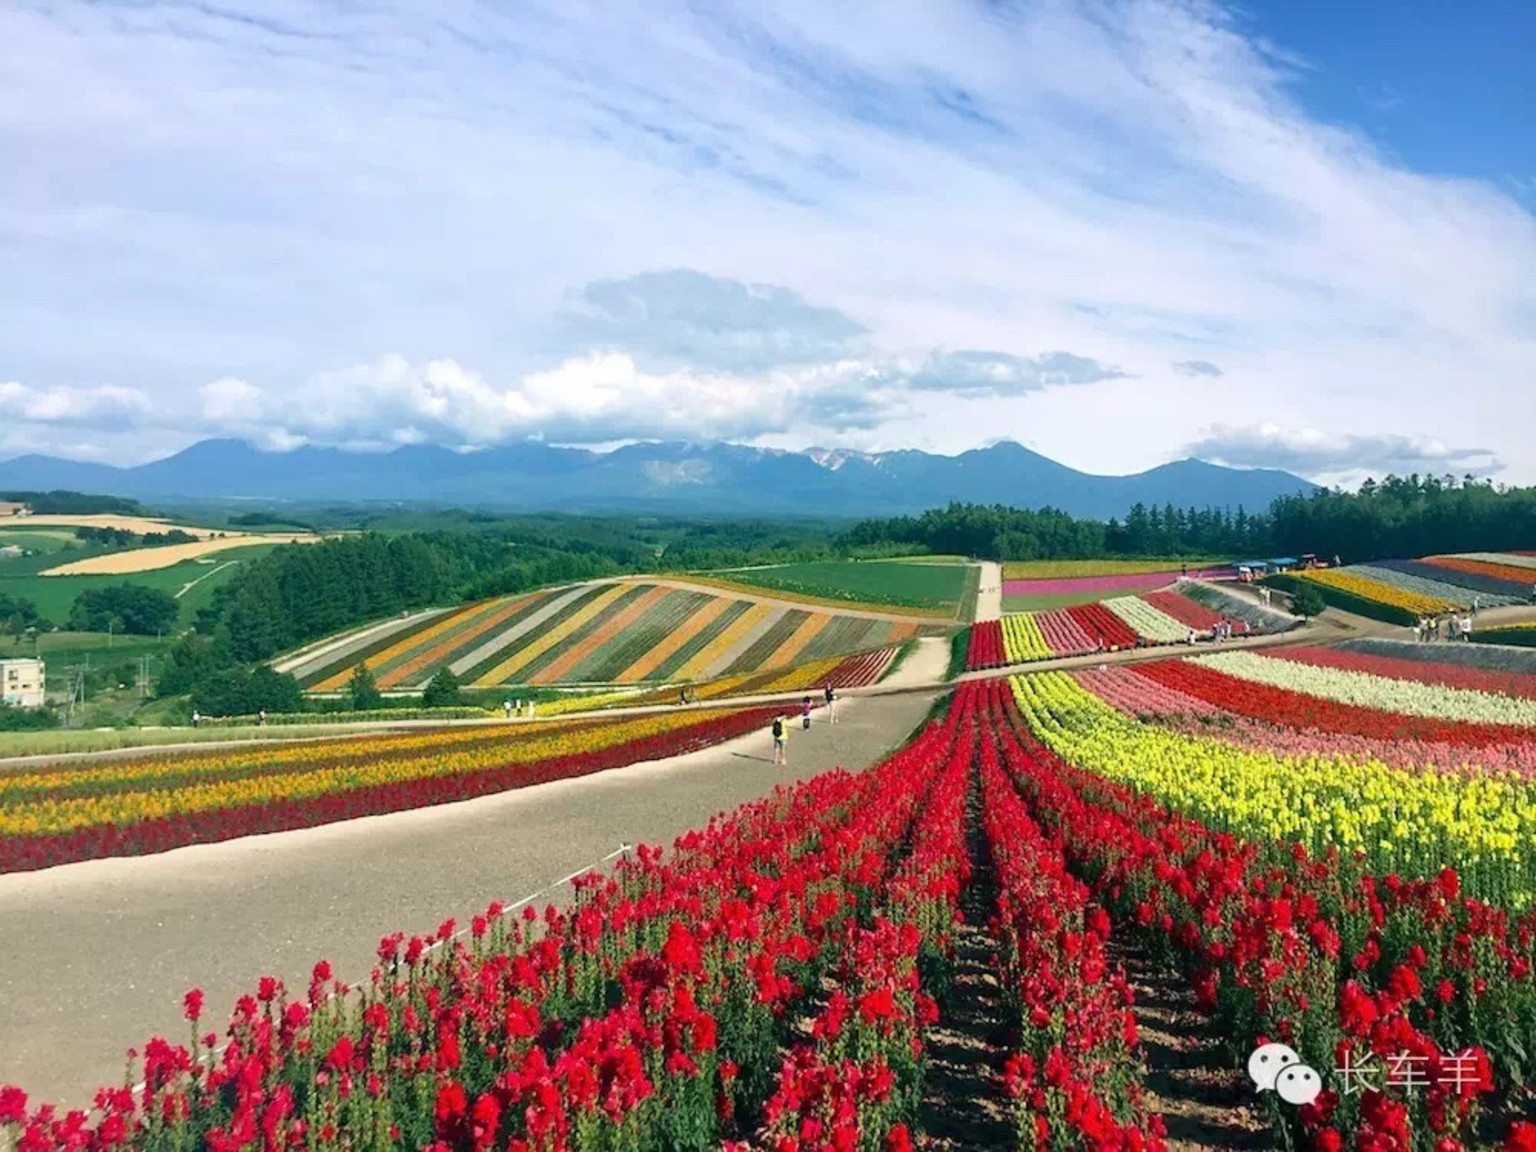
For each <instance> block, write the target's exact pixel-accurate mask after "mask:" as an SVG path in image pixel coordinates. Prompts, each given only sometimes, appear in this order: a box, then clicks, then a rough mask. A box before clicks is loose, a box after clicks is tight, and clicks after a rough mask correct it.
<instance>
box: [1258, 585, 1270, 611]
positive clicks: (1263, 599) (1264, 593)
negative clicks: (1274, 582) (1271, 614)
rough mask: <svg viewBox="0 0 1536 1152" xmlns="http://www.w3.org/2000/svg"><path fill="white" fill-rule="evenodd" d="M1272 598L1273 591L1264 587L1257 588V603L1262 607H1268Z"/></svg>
mask: <svg viewBox="0 0 1536 1152" xmlns="http://www.w3.org/2000/svg"><path fill="white" fill-rule="evenodd" d="M1273 598H1274V590H1273V589H1272V588H1269V587H1266V586H1260V588H1259V603H1260V604H1262V605H1264V607H1266V608H1268V607H1270V601H1271V600H1272V599H1273Z"/></svg>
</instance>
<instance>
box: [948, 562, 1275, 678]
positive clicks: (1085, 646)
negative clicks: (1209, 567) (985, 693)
mask: <svg viewBox="0 0 1536 1152" xmlns="http://www.w3.org/2000/svg"><path fill="white" fill-rule="evenodd" d="M1223 621H1225V622H1226V623H1228V624H1230V625H1232V628H1233V635H1234V636H1238V637H1241V636H1248V635H1259V634H1263V633H1268V632H1283V631H1286V630H1288V629H1290V628H1293V627H1295V626H1296V625H1298V624H1299V623H1300V621H1299V620H1297V618H1296V617H1294V616H1291V615H1289V614H1287V613H1284V612H1281V611H1279V610H1273V609H1268V608H1264V607H1263V606H1262V605H1260V604H1258V603H1256V602H1254V601H1251V600H1248V599H1247V598H1245V597H1243V596H1241V595H1239V594H1237V593H1233V592H1229V591H1227V590H1225V589H1222V588H1218V587H1217V586H1216V585H1212V584H1203V583H1198V582H1195V581H1188V582H1185V583H1183V584H1181V585H1179V591H1173V590H1169V589H1162V590H1159V591H1156V592H1147V593H1144V594H1142V595H1140V596H1131V595H1123V596H1111V597H1109V598H1108V599H1104V600H1099V601H1094V602H1091V603H1088V604H1078V605H1073V606H1071V607H1068V608H1063V609H1054V610H1048V611H1039V612H1016V613H1009V614H1006V615H1004V617H1003V618H1002V620H1000V621H995V622H986V623H977V624H976V625H974V626H973V627H972V629H971V635H970V638H969V647H968V649H967V652H966V670H967V671H975V670H977V669H983V668H997V667H1001V666H1003V665H1005V664H1023V663H1028V662H1030V661H1035V660H1055V659H1060V658H1062V657H1067V656H1083V655H1086V654H1088V653H1090V652H1101V651H1103V652H1118V651H1123V650H1125V649H1127V648H1141V647H1148V646H1153V645H1159V644H1182V643H1185V642H1186V641H1187V640H1188V638H1189V635H1190V633H1191V632H1193V633H1195V635H1196V636H1197V637H1198V638H1201V639H1205V638H1208V637H1209V636H1210V635H1211V630H1212V629H1213V628H1214V627H1216V626H1217V625H1218V624H1221V623H1222V622H1223Z"/></svg>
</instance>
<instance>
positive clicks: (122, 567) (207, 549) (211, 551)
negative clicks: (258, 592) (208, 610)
mask: <svg viewBox="0 0 1536 1152" xmlns="http://www.w3.org/2000/svg"><path fill="white" fill-rule="evenodd" d="M322 539H324V537H321V536H315V535H312V534H310V533H302V534H293V535H274V534H261V535H255V534H252V535H231V536H221V537H219V538H217V539H206V540H199V541H197V542H195V543H192V544H163V545H160V546H159V547H155V548H130V549H128V550H127V551H124V552H109V553H106V554H105V555H101V556H89V557H86V558H85V559H82V560H71V561H70V562H69V563H67V564H60V565H58V566H57V567H54V568H48V569H46V570H44V571H43V572H41V573H39V575H41V576H45V577H61V576H123V575H129V574H137V573H142V572H156V571H160V570H162V569H166V568H173V567H177V566H179V565H182V564H185V563H187V562H188V561H195V560H202V559H205V558H208V557H213V556H217V557H220V558H224V557H225V554H226V553H228V552H232V551H235V550H236V549H239V550H241V551H243V550H245V549H247V548H259V547H263V546H265V547H267V548H269V549H270V548H272V547H275V546H277V545H281V544H314V543H318V542H319V541H320V540H322Z"/></svg>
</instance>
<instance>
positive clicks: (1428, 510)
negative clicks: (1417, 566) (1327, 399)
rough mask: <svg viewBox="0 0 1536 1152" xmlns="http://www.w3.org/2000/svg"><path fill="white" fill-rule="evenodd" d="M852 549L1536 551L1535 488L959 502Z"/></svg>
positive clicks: (852, 532) (1452, 483) (857, 535)
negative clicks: (1092, 509) (1225, 499)
mask: <svg viewBox="0 0 1536 1152" xmlns="http://www.w3.org/2000/svg"><path fill="white" fill-rule="evenodd" d="M839 543H840V545H841V546H842V547H843V548H845V549H860V548H870V547H876V546H879V545H882V544H900V545H902V546H905V547H908V548H912V549H927V550H929V551H932V552H936V553H959V554H961V555H965V556H977V557H981V558H983V559H988V560H1073V559H1090V558H1093V557H1097V556H1127V557H1134V556H1158V557H1163V556H1166V557H1176V556H1225V557H1229V558H1231V559H1249V558H1258V559H1263V558H1266V557H1269V556H1275V555H1292V556H1293V555H1297V554H1300V553H1304V552H1315V553H1317V554H1318V555H1320V556H1322V555H1327V556H1332V555H1335V554H1337V555H1340V556H1344V557H1350V558H1355V559H1362V560H1364V559H1379V558H1389V557H1411V556H1429V555H1434V554H1436V553H1440V552H1467V551H1478V550H1488V551H1498V550H1501V549H1512V548H1531V547H1536V488H1504V487H1495V486H1494V485H1493V484H1491V483H1489V482H1486V481H1478V480H1473V479H1471V478H1470V477H1468V478H1463V479H1460V480H1458V479H1456V478H1455V477H1449V476H1447V477H1437V476H1418V475H1413V476H1388V477H1387V478H1386V479H1385V480H1383V481H1380V482H1377V481H1374V480H1368V481H1366V482H1365V484H1363V485H1362V486H1361V488H1360V490H1359V491H1358V492H1342V491H1337V490H1335V491H1326V490H1322V489H1319V490H1318V491H1317V492H1315V493H1313V494H1312V495H1310V496H1288V497H1284V498H1282V499H1280V500H1277V501H1275V502H1274V504H1272V505H1271V506H1270V507H1269V508H1268V509H1267V510H1265V511H1263V512H1249V511H1247V510H1246V509H1243V508H1236V509H1231V508H1175V507H1173V506H1172V505H1167V506H1164V507H1163V508H1155V507H1153V508H1149V507H1146V506H1144V505H1141V504H1138V505H1136V506H1135V507H1134V508H1132V509H1131V511H1130V513H1129V514H1128V515H1127V516H1126V517H1125V519H1124V520H1123V521H1122V520H1110V521H1108V522H1107V523H1106V522H1103V521H1099V520H1079V519H1076V518H1075V517H1072V516H1069V515H1067V514H1066V513H1065V512H1059V511H1056V510H1055V509H1052V508H1043V509H1039V510H1029V509H1021V508H1008V507H1004V506H1002V505H991V506H987V505H980V504H951V505H950V506H949V507H948V508H937V509H932V510H930V511H928V512H924V513H923V514H922V515H921V516H897V517H893V518H890V519H883V520H865V521H862V522H861V523H859V524H856V525H855V526H854V527H853V528H851V529H849V530H848V531H847V532H845V533H843V534H842V536H841V537H839Z"/></svg>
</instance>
